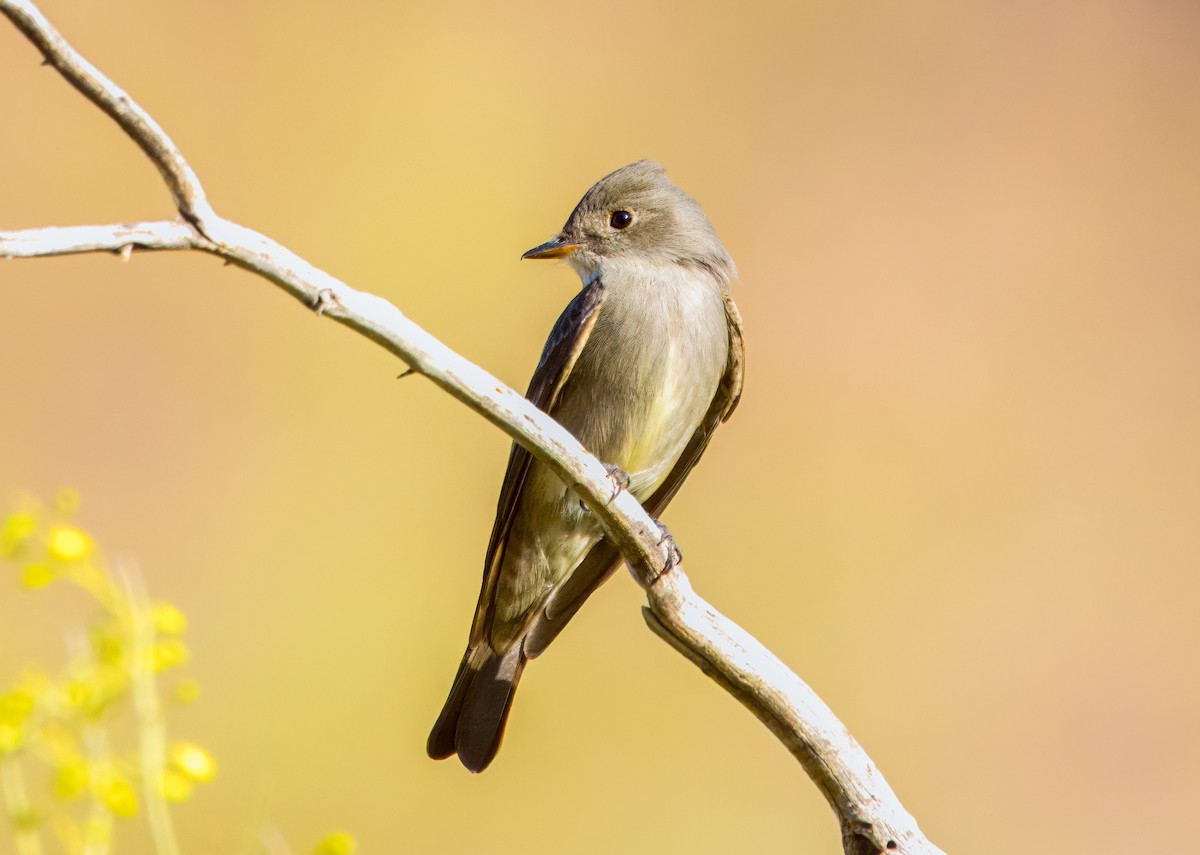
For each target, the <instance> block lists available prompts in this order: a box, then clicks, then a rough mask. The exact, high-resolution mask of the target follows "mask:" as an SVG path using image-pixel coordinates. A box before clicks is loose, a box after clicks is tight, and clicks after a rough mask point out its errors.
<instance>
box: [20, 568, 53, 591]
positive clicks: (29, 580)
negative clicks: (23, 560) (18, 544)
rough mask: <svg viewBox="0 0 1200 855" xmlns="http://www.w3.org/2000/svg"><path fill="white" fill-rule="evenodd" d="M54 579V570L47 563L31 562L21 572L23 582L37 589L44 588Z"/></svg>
mask: <svg viewBox="0 0 1200 855" xmlns="http://www.w3.org/2000/svg"><path fill="white" fill-rule="evenodd" d="M53 581H54V571H53V570H52V569H50V568H49V567H47V566H46V565H45V564H29V565H27V566H26V567H25V570H24V572H22V573H21V584H22V585H24V586H25V587H26V588H29V589H31V590H35V589H37V588H44V587H46V586H47V585H49V584H50V583H51V582H53Z"/></svg>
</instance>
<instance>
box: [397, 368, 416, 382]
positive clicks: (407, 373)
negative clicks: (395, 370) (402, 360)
mask: <svg viewBox="0 0 1200 855" xmlns="http://www.w3.org/2000/svg"><path fill="white" fill-rule="evenodd" d="M416 373H417V369H415V368H408V369H406V370H405V371H404V373H403V374H397V375H396V379H397V380H403V379H404V378H405V377H411V376H413V375H414V374H416Z"/></svg>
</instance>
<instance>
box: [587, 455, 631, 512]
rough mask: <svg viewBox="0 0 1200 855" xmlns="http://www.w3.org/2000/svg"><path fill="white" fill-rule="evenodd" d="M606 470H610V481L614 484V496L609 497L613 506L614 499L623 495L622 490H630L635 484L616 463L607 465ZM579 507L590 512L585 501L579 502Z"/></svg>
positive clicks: (605, 465)
mask: <svg viewBox="0 0 1200 855" xmlns="http://www.w3.org/2000/svg"><path fill="white" fill-rule="evenodd" d="M604 468H605V469H607V470H608V480H609V481H611V482H612V488H613V491H612V495H611V496H609V497H608V501H609V503H610V504H611V503H612V500H613V499H615V498H616V497H617V496H619V495H621V491H622V490H628V489H629V487H630V486H631V485H632V484H633V477H632V476H631V475H630V474H629V473H628V472H626V471H625V470H624V469H622V468H621V467H620V466H617V465H616V464H615V463H605V464H604ZM579 507H580V509H581V510H583V511H584V512H585V513H587V512H588V506H587V505H586V504H585V503H584V501H583V499H580V500H579Z"/></svg>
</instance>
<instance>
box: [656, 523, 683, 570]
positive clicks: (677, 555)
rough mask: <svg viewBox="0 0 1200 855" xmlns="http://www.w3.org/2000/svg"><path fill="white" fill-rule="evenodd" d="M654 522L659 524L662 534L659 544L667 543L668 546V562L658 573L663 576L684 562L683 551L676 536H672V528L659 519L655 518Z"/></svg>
mask: <svg viewBox="0 0 1200 855" xmlns="http://www.w3.org/2000/svg"><path fill="white" fill-rule="evenodd" d="M654 524H655V525H657V526H658V530H659V532H660V533H661V534H662V537H660V538H659V539H658V545H659V546H662V545H663V544H666V547H667V548H666V550H665V552H666V554H667V562H666V564H664V565H663V569H662V570H661V571H660V572H659V574H658V575H659V576H662V575H664V574H666V573H670V572H671V571H672V570H674V569H675V568H676V567H678V566H679V565H680V564H682V563H683V552H682V551H680V549H679V546H678V544H676V543H675V538H674V537H672V536H671V532H670V530H669V529H668V528H667V527H666V526H665V525H663V524H662V523H661V522H659V521H658V520H655V521H654Z"/></svg>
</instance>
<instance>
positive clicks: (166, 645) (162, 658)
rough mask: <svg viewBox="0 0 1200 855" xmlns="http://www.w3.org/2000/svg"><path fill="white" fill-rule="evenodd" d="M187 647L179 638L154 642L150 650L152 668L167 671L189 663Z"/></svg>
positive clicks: (157, 670)
mask: <svg viewBox="0 0 1200 855" xmlns="http://www.w3.org/2000/svg"><path fill="white" fill-rule="evenodd" d="M188 655H189V653H188V648H187V645H186V644H184V643H183V642H182V641H180V640H179V639H178V638H164V639H163V640H162V641H156V642H154V646H153V647H152V648H151V650H150V667H151V668H152V669H153V670H154V671H155V673H157V672H159V671H166V670H167V669H168V668H174V667H175V666H177V665H182V664H183V663H184V662H187V661H188Z"/></svg>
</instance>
